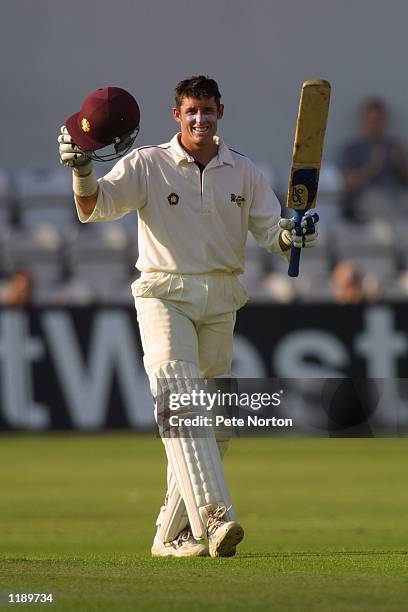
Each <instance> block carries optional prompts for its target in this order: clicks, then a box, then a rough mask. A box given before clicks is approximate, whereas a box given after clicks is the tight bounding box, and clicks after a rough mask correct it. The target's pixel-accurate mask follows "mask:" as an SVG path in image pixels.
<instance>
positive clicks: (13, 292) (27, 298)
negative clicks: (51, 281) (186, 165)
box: [1, 270, 33, 306]
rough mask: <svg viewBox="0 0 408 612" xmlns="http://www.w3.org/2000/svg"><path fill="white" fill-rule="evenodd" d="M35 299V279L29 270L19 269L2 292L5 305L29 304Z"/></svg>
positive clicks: (2, 301)
mask: <svg viewBox="0 0 408 612" xmlns="http://www.w3.org/2000/svg"><path fill="white" fill-rule="evenodd" d="M32 300H33V279H32V276H31V273H30V272H29V271H28V270H17V271H16V272H14V274H12V276H11V277H10V278H9V280H8V281H7V282H6V283H5V285H4V287H3V289H2V292H1V303H2V304H3V305H4V306H28V305H30V304H31V303H32Z"/></svg>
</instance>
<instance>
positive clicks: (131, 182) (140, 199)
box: [75, 151, 147, 223]
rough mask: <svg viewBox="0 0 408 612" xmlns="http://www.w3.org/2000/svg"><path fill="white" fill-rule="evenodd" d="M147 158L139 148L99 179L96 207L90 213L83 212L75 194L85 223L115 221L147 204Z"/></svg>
mask: <svg viewBox="0 0 408 612" xmlns="http://www.w3.org/2000/svg"><path fill="white" fill-rule="evenodd" d="M145 164H146V161H145V159H144V158H143V156H142V155H141V154H140V152H139V151H132V152H131V153H129V154H128V155H126V156H125V157H123V158H122V159H120V160H119V161H118V162H117V163H116V164H115V166H114V167H113V168H112V170H111V171H110V172H108V173H107V174H105V176H104V177H103V178H101V179H99V180H98V185H99V192H98V199H97V201H96V206H95V208H94V210H93V211H92V213H91V214H90V215H86V214H85V213H83V212H82V210H81V208H80V207H79V205H78V202H77V201H76V197H75V203H76V209H77V214H78V218H79V220H80V221H81V222H82V223H91V222H92V221H114V220H115V219H120V218H121V217H124V216H125V215H126V214H127V213H129V212H132V211H133V210H138V209H140V208H143V207H144V206H146V204H147V178H146V168H145Z"/></svg>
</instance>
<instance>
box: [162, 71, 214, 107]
mask: <svg viewBox="0 0 408 612" xmlns="http://www.w3.org/2000/svg"><path fill="white" fill-rule="evenodd" d="M174 98H175V100H176V106H177V108H180V106H181V103H182V101H183V98H198V99H199V100H201V99H202V98H214V100H215V102H216V104H217V108H220V104H221V94H220V90H219V89H218V83H217V81H214V79H210V78H208V77H206V76H204V75H203V74H200V75H198V76H192V77H190V78H189V79H184V80H183V81H180V83H178V84H177V87H176V89H175V90H174Z"/></svg>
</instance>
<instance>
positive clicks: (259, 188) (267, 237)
mask: <svg viewBox="0 0 408 612" xmlns="http://www.w3.org/2000/svg"><path fill="white" fill-rule="evenodd" d="M280 218H281V207H280V203H279V200H278V198H277V197H276V195H275V193H274V192H273V191H272V189H271V187H270V186H269V183H268V181H267V179H266V177H265V176H264V174H262V172H260V171H258V170H256V173H255V176H254V188H253V197H252V203H251V206H250V210H249V222H248V228H249V231H250V232H251V233H252V234H253V236H254V238H255V240H256V242H257V244H258V246H260V247H263V248H265V249H266V250H267V251H269V252H271V253H278V254H279V255H281V256H282V257H283V258H284V259H287V258H288V256H289V254H290V250H289V251H282V249H281V247H280V245H279V234H280V232H281V229H280V227H279V225H278V224H279V220H280Z"/></svg>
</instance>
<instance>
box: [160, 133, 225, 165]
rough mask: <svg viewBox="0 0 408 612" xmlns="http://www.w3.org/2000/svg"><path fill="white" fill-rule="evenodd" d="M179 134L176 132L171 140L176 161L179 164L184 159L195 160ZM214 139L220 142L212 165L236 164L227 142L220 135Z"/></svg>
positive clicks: (187, 160)
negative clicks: (180, 139) (183, 144)
mask: <svg viewBox="0 0 408 612" xmlns="http://www.w3.org/2000/svg"><path fill="white" fill-rule="evenodd" d="M179 136H180V133H179V134H175V135H174V136H173V138H172V139H171V141H170V149H171V152H172V155H173V158H174V161H175V162H176V164H177V165H179V164H180V163H181V162H182V161H186V162H194V157H192V156H191V155H189V154H188V153H187V151H186V150H185V149H183V147H182V146H181V144H180V141H179ZM214 140H216V142H217V144H218V153H217V155H216V156H215V157H214V158H213V159H212V160H211V161H210V162H209V163H210V164H211V166H222V165H223V164H227V165H229V166H235V162H234V158H233V157H232V155H231V152H230V150H229V148H228V147H227V145H226V144H225V142H224V141H223V140H221V138H220V137H219V136H214Z"/></svg>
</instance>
